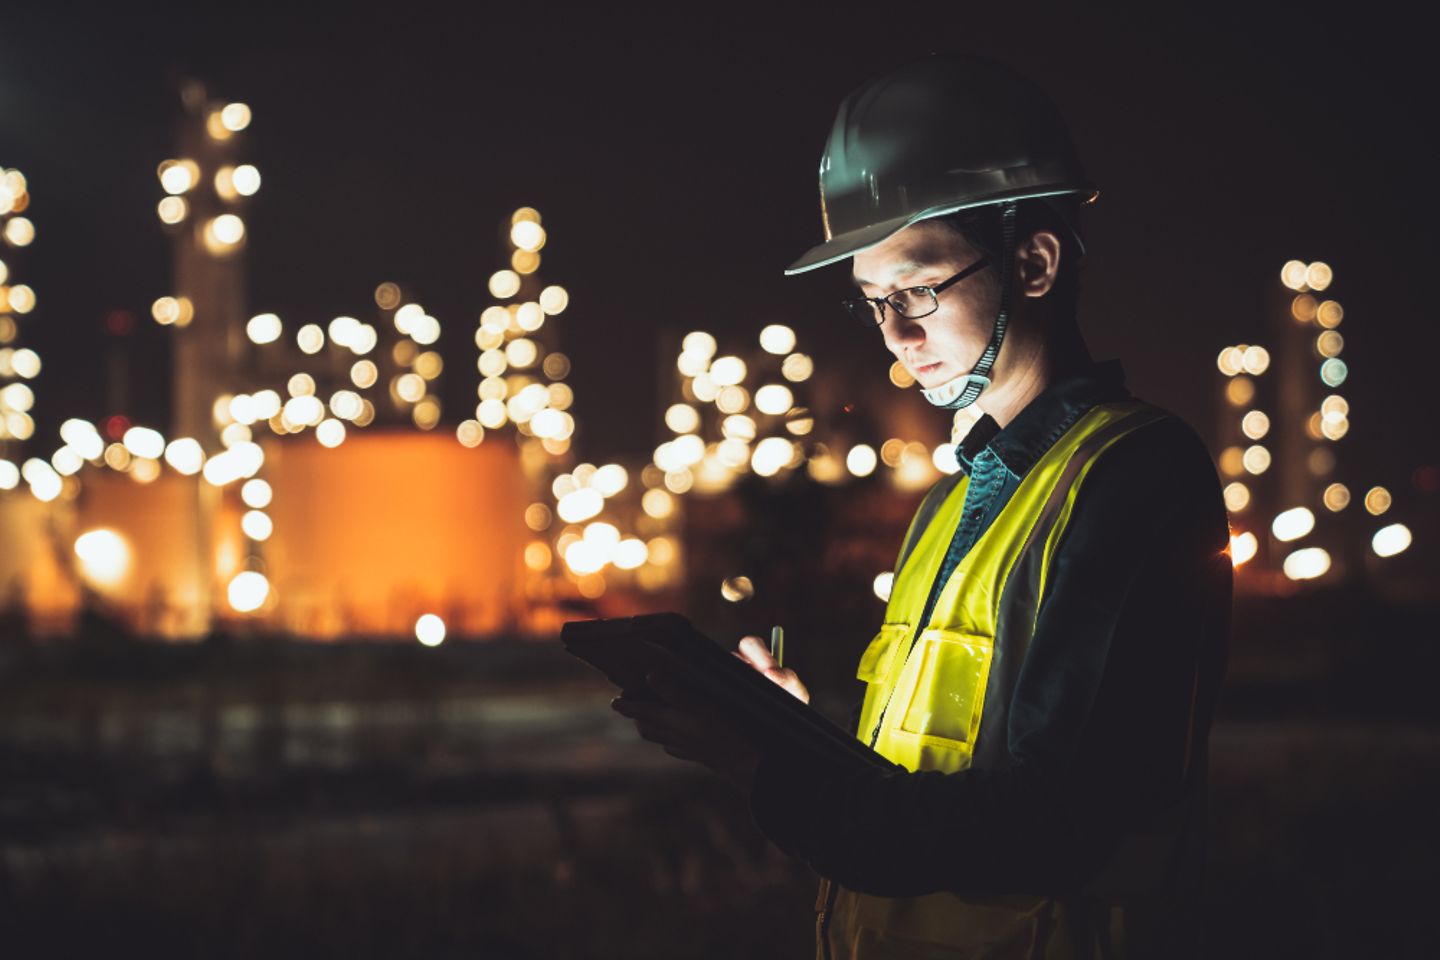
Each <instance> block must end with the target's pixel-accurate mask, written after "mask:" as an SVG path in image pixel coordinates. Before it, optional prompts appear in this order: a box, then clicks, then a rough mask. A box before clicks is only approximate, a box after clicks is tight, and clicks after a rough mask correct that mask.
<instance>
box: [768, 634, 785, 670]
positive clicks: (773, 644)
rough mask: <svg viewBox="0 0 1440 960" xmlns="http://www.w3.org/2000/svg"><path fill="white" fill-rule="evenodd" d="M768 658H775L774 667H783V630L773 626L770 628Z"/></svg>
mask: <svg viewBox="0 0 1440 960" xmlns="http://www.w3.org/2000/svg"><path fill="white" fill-rule="evenodd" d="M770 656H772V657H774V658H775V666H777V667H783V666H785V628H784V627H780V626H774V627H771V628H770Z"/></svg>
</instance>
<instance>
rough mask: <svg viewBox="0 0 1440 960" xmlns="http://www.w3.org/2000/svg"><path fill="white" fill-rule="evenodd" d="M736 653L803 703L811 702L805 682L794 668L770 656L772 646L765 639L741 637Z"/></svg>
mask: <svg viewBox="0 0 1440 960" xmlns="http://www.w3.org/2000/svg"><path fill="white" fill-rule="evenodd" d="M734 654H735V656H737V657H739V658H740V659H741V660H744V661H745V662H746V663H748V664H750V666H752V667H754V668H755V669H756V670H759V671H760V672H761V673H763V674H765V676H767V677H769V678H770V679H771V680H773V681H775V682H776V683H777V684H779V685H780V686H781V687H784V688H785V690H787V691H789V693H790V694H791V695H792V696H794V697H795V698H796V699H797V700H799V701H801V702H802V703H809V702H810V691H809V690H808V689H806V687H805V684H803V683H801V682H800V678H799V677H798V676H796V675H795V671H794V670H791V669H790V668H789V667H782V666H780V665H779V664H777V663H776V662H775V658H774V657H772V656H770V648H769V646H767V645H766V643H765V641H764V640H761V639H760V638H759V637H741V638H740V647H739V649H738V650H736V651H734Z"/></svg>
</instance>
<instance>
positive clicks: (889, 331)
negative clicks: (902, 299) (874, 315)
mask: <svg viewBox="0 0 1440 960" xmlns="http://www.w3.org/2000/svg"><path fill="white" fill-rule="evenodd" d="M880 332H881V333H883V334H884V335H885V343H886V345H887V346H890V347H891V348H892V349H893V348H894V347H899V346H908V345H909V344H914V343H921V342H923V341H924V339H925V328H924V327H923V326H921V325H920V321H918V320H911V319H910V318H909V317H902V316H900V314H898V313H896V312H895V311H894V310H892V309H889V308H888V307H887V308H886V310H885V322H884V323H882V324H881V325H880Z"/></svg>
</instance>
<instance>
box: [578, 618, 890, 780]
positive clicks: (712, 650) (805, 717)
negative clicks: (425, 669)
mask: <svg viewBox="0 0 1440 960" xmlns="http://www.w3.org/2000/svg"><path fill="white" fill-rule="evenodd" d="M560 640H561V642H562V643H563V644H564V645H565V648H566V650H567V651H569V652H570V653H571V654H573V655H574V656H577V657H579V658H580V659H581V660H584V661H585V662H586V663H589V664H590V665H591V666H593V667H595V668H597V669H598V670H600V671H601V672H602V673H604V674H605V676H607V677H609V678H610V681H611V682H612V683H614V684H615V685H616V686H617V687H619V688H620V690H621V692H623V693H624V695H625V696H626V698H627V699H634V700H653V699H656V697H655V694H654V692H653V691H652V690H650V688H649V687H648V686H647V685H646V683H645V674H646V673H647V672H649V671H650V670H662V671H666V672H669V673H671V674H681V675H683V677H682V678H683V679H685V680H688V681H689V682H690V683H691V684H693V685H694V686H695V687H696V688H698V689H699V690H701V691H702V692H703V693H704V694H705V695H707V696H708V697H710V698H711V699H712V700H713V701H714V702H715V704H716V706H718V707H719V708H720V714H721V715H722V716H724V717H727V718H733V719H734V725H735V729H737V730H739V731H740V732H741V733H742V734H744V735H745V736H747V737H748V738H750V739H751V741H752V742H754V743H756V745H757V746H762V747H764V746H770V745H775V744H777V743H781V744H784V745H786V746H789V747H791V748H794V749H799V750H805V751H810V752H813V753H816V754H818V755H820V756H822V757H828V758H830V759H833V760H837V761H843V760H848V761H851V762H853V761H854V760H856V759H859V760H861V761H863V762H865V763H869V764H874V765H877V766H883V767H886V768H890V769H897V770H898V769H901V768H900V767H899V766H898V765H897V764H895V763H893V762H892V761H890V760H887V759H885V758H884V757H882V756H880V754H878V753H876V752H875V751H874V750H872V749H870V748H869V747H868V746H866V745H865V744H864V743H862V742H861V741H860V740H858V739H857V738H856V737H854V736H852V735H850V734H849V733H847V732H846V731H845V730H843V729H841V728H840V727H839V726H838V725H836V724H835V723H833V722H831V721H830V719H829V718H827V717H826V716H824V715H823V714H821V713H820V712H819V711H817V710H815V709H814V708H812V707H811V706H810V705H809V704H807V703H805V702H803V701H801V700H800V699H798V698H797V697H795V696H794V695H793V694H791V693H790V692H788V691H787V690H785V689H784V688H782V687H781V686H780V685H779V684H777V683H775V682H774V681H773V680H771V679H770V678H768V677H766V676H765V675H764V674H762V673H761V672H760V671H758V670H756V669H755V668H754V667H752V666H751V665H750V664H749V663H747V662H744V661H742V660H740V659H739V658H738V657H736V656H734V655H733V654H732V653H731V651H730V650H729V649H727V648H725V647H722V646H721V645H720V644H718V643H716V642H715V641H714V640H712V639H710V638H709V637H707V636H705V635H704V634H703V633H701V632H700V631H699V630H696V629H695V627H694V626H693V625H692V624H691V623H690V621H689V620H688V619H686V618H685V617H683V616H681V615H680V614H678V613H654V614H646V615H644V616H638V617H621V618H615V619H610V620H572V621H570V622H569V623H566V624H565V625H564V626H563V627H562V628H561V630H560Z"/></svg>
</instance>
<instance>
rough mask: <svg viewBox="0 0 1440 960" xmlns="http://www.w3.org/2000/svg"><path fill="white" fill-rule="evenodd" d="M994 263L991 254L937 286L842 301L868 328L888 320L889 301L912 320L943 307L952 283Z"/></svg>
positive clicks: (899, 312)
mask: <svg viewBox="0 0 1440 960" xmlns="http://www.w3.org/2000/svg"><path fill="white" fill-rule="evenodd" d="M988 266H990V258H989V257H981V258H980V259H979V260H976V261H975V262H974V263H972V264H970V266H968V267H966V268H965V269H964V270H961V271H960V272H959V273H957V274H955V276H953V277H951V278H950V279H949V280H946V281H944V282H943V283H937V284H936V285H935V286H933V287H926V286H919V287H906V288H905V289H904V290H896V291H895V292H894V293H892V294H889V295H888V296H884V297H850V298H848V299H845V300H842V301H840V304H841V306H843V307H844V308H845V310H846V312H847V313H849V314H850V315H851V316H852V317H854V318H855V319H856V320H859V321H860V322H861V323H863V324H864V325H865V326H867V327H878V326H880V324H882V323H884V322H885V307H886V305H887V304H888V305H889V307H890V309H891V310H894V311H895V312H896V313H898V314H900V316H902V317H905V318H906V319H909V320H916V319H919V318H920V317H927V316H929V315H930V314H932V313H934V312H935V311H936V310H939V309H940V294H942V293H944V292H945V290H946V289H947V288H949V287H950V286H952V285H954V284H957V283H959V282H960V281H961V280H964V279H965V278H966V277H968V276H970V274H972V273H977V272H978V271H980V270H983V269H985V268H986V267H988Z"/></svg>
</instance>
